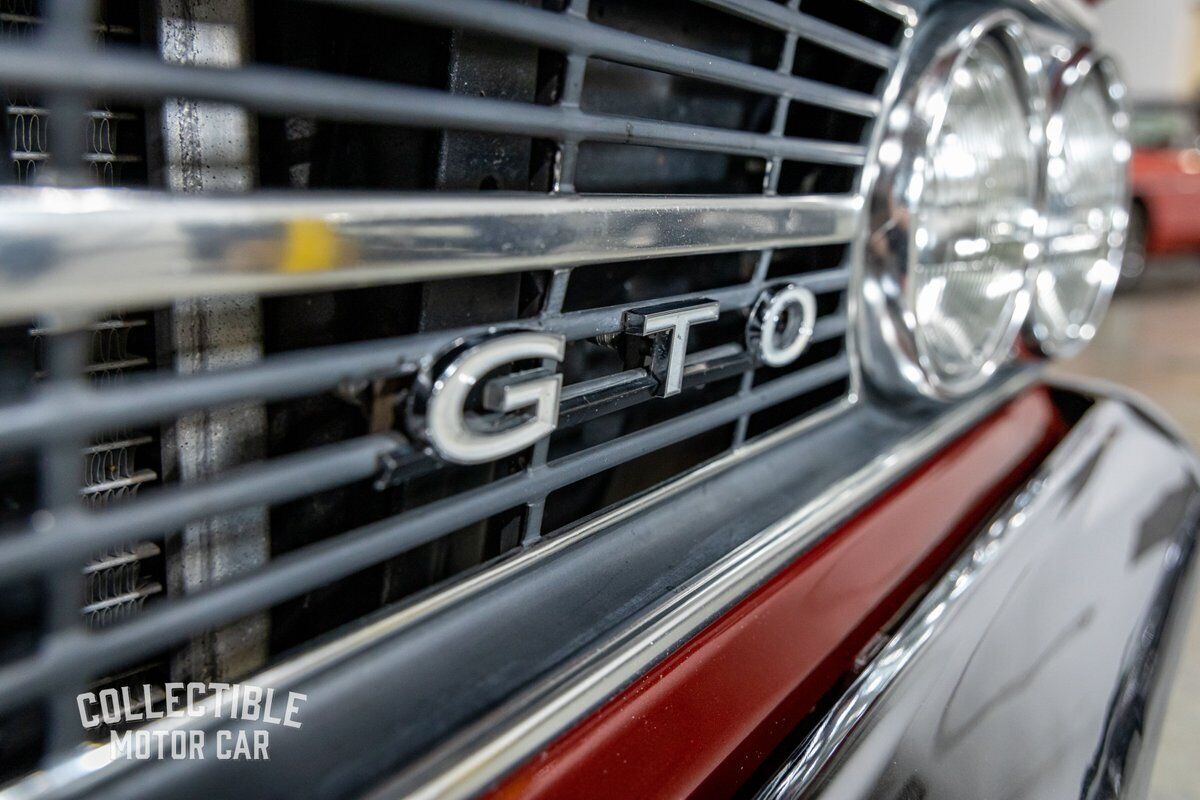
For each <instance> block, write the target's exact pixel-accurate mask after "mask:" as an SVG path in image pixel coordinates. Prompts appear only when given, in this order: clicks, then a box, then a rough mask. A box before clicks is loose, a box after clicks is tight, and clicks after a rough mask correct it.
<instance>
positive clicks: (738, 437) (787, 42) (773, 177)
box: [733, 0, 800, 450]
mask: <svg viewBox="0 0 1200 800" xmlns="http://www.w3.org/2000/svg"><path fill="white" fill-rule="evenodd" d="M799 7H800V0H788V2H787V9H788V10H789V11H795V10H796V9H797V8H799ZM799 38H800V37H799V35H798V34H797V33H796V31H794V30H789V31H787V32H786V33H785V34H784V40H783V52H782V53H781V54H780V56H779V72H781V73H787V74H790V73H791V71H792V62H793V60H795V58H796V42H797V41H798V40H799ZM790 102H791V101H790V100H789V99H788V98H787V97H786V96H781V97H780V98H779V99H778V100H777V101H776V103H775V116H774V117H773V118H772V120H771V135H772V136H783V130H784V127H785V126H786V125H787V116H788V105H789V104H790ZM781 169H783V159H782V158H779V157H778V156H776V157H775V158H772V159H771V160H770V162H769V163H768V166H767V174H766V177H765V178H764V182H763V183H764V185H763V194H768V195H773V194H775V193H776V191H777V189H778V188H779V171H780V170H781ZM774 255H775V251H774V250H773V249H766V250H763V251H762V253H761V254H760V255H759V258H758V263H757V264H756V265H755V267H754V278H753V279H752V281H751V284H752V285H753V286H754V287H755V288H756V289H758V290H759V291H761V290H762V288H763V286H764V285H765V284H766V282H767V270H768V268H770V266H771V258H772V256H774ZM753 388H754V370H747V372H746V374H745V375H743V376H742V385H741V387H740V388H739V389H738V394H739V395H740V396H742V397H745V396H746V395H748V394H750V390H751V389H753ZM749 427H750V415H749V414H745V415H743V416H742V417H739V418H738V421H737V425H736V427H735V428H734V431H733V449H735V450H736V449H737V448H739V447H741V446H742V443H743V442H745V441H746V430H747V429H748V428H749Z"/></svg>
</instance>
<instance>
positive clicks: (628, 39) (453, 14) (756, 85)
mask: <svg viewBox="0 0 1200 800" xmlns="http://www.w3.org/2000/svg"><path fill="white" fill-rule="evenodd" d="M326 1H327V2H328V1H329V0H326ZM335 1H336V2H339V3H340V4H342V5H354V6H359V7H361V8H370V9H373V10H378V11H387V12H401V11H403V12H404V13H405V14H406V15H407V16H411V17H415V18H418V19H422V20H425V21H427V22H433V23H442V24H446V25H453V26H459V27H465V28H471V29H474V30H477V31H481V32H484V33H490V34H494V35H497V36H504V37H506V38H511V39H516V40H518V41H524V42H528V43H530V44H535V45H538V46H540V47H546V48H550V49H552V50H561V51H563V52H570V53H575V54H578V55H589V56H598V57H600V58H604V59H608V60H610V61H619V62H621V63H623V64H632V65H634V66H639V67H648V68H650V69H655V70H660V71H663V72H673V73H675V74H677V75H686V76H688V77H691V78H703V79H705V80H709V81H712V82H714V83H720V84H724V85H726V86H733V87H736V88H739V89H747V90H749V91H754V92H762V93H764V94H771V95H777V96H780V97H787V98H790V99H793V100H802V101H804V102H806V103H812V104H813V105H819V106H824V107H826V108H833V109H837V110H838V111H847V112H849V113H852V114H861V115H863V116H874V115H875V114H877V113H879V100H878V99H877V98H875V97H873V96H872V95H868V94H861V93H859V92H854V91H850V90H848V89H842V88H840V87H837V86H830V85H828V84H823V83H819V82H817V81H811V80H806V79H804V78H796V77H793V76H791V75H786V74H783V73H779V72H775V71H773V70H767V69H762V68H761V67H754V66H750V65H749V64H743V63H740V62H738V61H730V60H728V59H724V58H720V57H717V56H713V55H709V54H707V53H701V52H697V51H695V50H688V49H687V48H683V47H675V46H673V45H669V44H666V43H664V42H656V41H654V40H652V39H647V38H646V37H644V36H637V35H635V34H631V33H624V32H622V31H616V30H613V29H611V28H606V27H604V26H602V25H596V24H594V23H591V22H588V21H587V20H585V19H583V18H582V17H579V16H576V15H574V14H558V13H554V12H549V11H541V10H538V9H533V8H527V7H524V6H519V5H512V6H505V7H504V9H503V12H501V11H499V10H498V9H497V7H496V3H494V2H489V1H488V0H335ZM830 27H832V26H830Z"/></svg>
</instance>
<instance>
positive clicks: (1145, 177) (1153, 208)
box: [1133, 148, 1200, 255]
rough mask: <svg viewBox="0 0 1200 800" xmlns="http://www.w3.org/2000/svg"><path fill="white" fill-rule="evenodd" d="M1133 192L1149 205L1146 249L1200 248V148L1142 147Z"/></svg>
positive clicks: (1135, 162)
mask: <svg viewBox="0 0 1200 800" xmlns="http://www.w3.org/2000/svg"><path fill="white" fill-rule="evenodd" d="M1133 196H1134V197H1135V198H1136V199H1137V200H1139V201H1140V202H1141V203H1142V204H1143V205H1144V206H1145V207H1146V212H1147V213H1146V217H1147V219H1146V222H1147V231H1146V233H1147V237H1146V252H1147V253H1150V254H1154V255H1158V254H1168V253H1177V252H1185V251H1194V250H1200V150H1194V149H1179V148H1162V149H1145V148H1143V149H1138V150H1136V151H1135V152H1134V154H1133Z"/></svg>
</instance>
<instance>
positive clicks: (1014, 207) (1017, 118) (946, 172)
mask: <svg viewBox="0 0 1200 800" xmlns="http://www.w3.org/2000/svg"><path fill="white" fill-rule="evenodd" d="M951 30H953V31H956V32H955V33H953V34H952V35H949V36H945V35H943V36H942V37H940V39H939V38H938V37H936V36H933V37H930V38H931V39H933V40H934V41H937V42H938V44H937V45H927V46H926V47H927V48H928V49H927V52H925V53H921V52H920V49H921V46H920V45H919V44H918V45H917V46H916V48H915V49H916V50H917V52H916V53H914V57H913V58H912V59H911V63H913V64H915V65H924V69H923V70H919V71H918V72H916V73H913V74H908V75H904V76H901V77H900V79H899V80H898V82H897V85H896V86H895V87H894V89H893V91H894V92H895V96H894V97H893V98H891V100H892V102H891V103H890V105H889V110H888V112H887V115H886V116H885V117H884V119H883V120H882V124H881V131H880V132H879V134H878V138H877V142H876V148H877V149H876V152H877V159H876V162H875V163H874V164H873V165H872V167H871V168H870V169H871V170H873V171H874V174H869V175H868V176H867V182H868V185H869V186H871V187H873V188H872V190H871V193H870V195H869V197H868V209H867V210H868V215H869V225H868V229H869V232H870V233H869V236H868V237H867V239H866V242H865V252H864V253H863V262H864V265H865V269H864V270H863V273H862V285H861V286H860V287H859V291H858V292H856V293H855V295H856V297H857V300H858V302H860V303H861V304H862V305H861V308H860V309H859V314H858V315H857V316H858V319H859V321H860V325H859V328H858V336H859V340H860V346H859V352H860V354H861V357H862V359H863V362H864V363H863V368H864V370H865V371H866V372H867V373H868V374H869V375H870V376H871V377H872V379H873V381H874V383H875V384H876V385H877V386H881V388H883V389H884V390H887V391H897V392H904V391H907V392H912V391H914V390H915V391H916V392H917V393H919V394H921V395H925V396H929V397H936V398H941V399H948V398H953V397H958V396H961V395H963V394H966V393H968V392H971V391H974V390H976V389H978V388H979V387H980V386H982V385H983V384H984V383H985V382H987V380H988V379H989V378H990V377H991V376H992V375H993V374H994V373H995V372H996V370H997V369H999V368H1000V367H1001V366H1003V365H1004V364H1005V363H1006V362H1007V361H1009V360H1010V359H1013V358H1015V357H1017V354H1018V352H1019V350H1021V349H1022V348H1020V347H1018V345H1017V341H1018V338H1021V339H1023V344H1024V348H1023V349H1024V350H1025V351H1026V352H1027V353H1029V354H1030V355H1032V356H1033V357H1049V356H1064V355H1070V354H1072V353H1075V352H1077V351H1078V350H1079V349H1080V348H1082V347H1083V346H1084V345H1085V344H1086V343H1087V342H1088V341H1089V340H1090V339H1091V338H1092V336H1093V335H1094V334H1095V332H1096V328H1097V325H1098V323H1099V320H1100V318H1101V317H1102V316H1103V314H1104V311H1105V308H1106V307H1107V304H1108V300H1109V298H1110V296H1111V294H1112V291H1113V289H1114V288H1115V286H1116V282H1117V277H1118V275H1119V274H1120V259H1121V256H1122V253H1123V249H1124V239H1125V228H1126V225H1127V223H1128V212H1127V207H1128V191H1129V189H1128V162H1129V156H1130V148H1129V144H1128V141H1127V139H1126V130H1127V127H1128V123H1127V117H1126V115H1125V113H1124V111H1123V110H1122V108H1123V98H1124V89H1123V87H1122V85H1121V84H1120V82H1119V81H1118V80H1117V78H1116V75H1115V73H1114V71H1113V69H1112V67H1111V65H1110V64H1109V62H1107V61H1105V60H1101V59H1097V58H1095V57H1094V56H1093V55H1091V54H1089V53H1087V52H1073V51H1072V50H1070V49H1068V48H1067V47H1064V46H1063V45H1062V44H1060V43H1055V42H1053V41H1052V40H1051V41H1048V42H1047V43H1045V44H1036V43H1035V41H1034V40H1033V39H1032V38H1031V36H1030V34H1029V31H1028V27H1027V24H1026V23H1025V22H1024V21H1023V20H1021V19H1020V18H1018V17H1017V16H1016V15H1013V14H1008V13H999V14H995V15H993V16H991V17H988V18H985V19H983V20H978V21H976V22H975V23H973V24H971V25H968V26H966V27H965V28H964V27H955V28H952V29H951Z"/></svg>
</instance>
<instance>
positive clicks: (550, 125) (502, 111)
mask: <svg viewBox="0 0 1200 800" xmlns="http://www.w3.org/2000/svg"><path fill="white" fill-rule="evenodd" d="M638 41H645V40H641V39H639V40H638ZM708 58H710V59H711V58H712V57H708ZM64 62H65V63H64ZM766 74H768V75H775V73H772V72H767V73H766ZM0 75H3V76H4V78H5V80H6V81H8V82H10V83H12V84H17V85H20V86H22V87H25V88H28V89H36V90H41V91H54V92H82V93H86V94H88V95H90V96H98V97H106V98H119V99H122V100H134V99H148V98H167V97H175V96H179V95H184V96H187V97H190V98H193V99H196V100H212V101H217V102H225V103H236V104H239V105H243V106H246V107H248V108H253V109H257V110H259V111H265V112H273V113H277V114H295V113H299V112H309V113H312V114H314V115H316V116H320V117H323V118H328V119H334V120H344V121H355V122H370V123H375V124H388V123H391V124H396V125H406V126H411V127H418V128H450V129H453V130H464V131H481V132H492V133H511V134H518V135H523V136H532V137H535V138H542V139H555V140H575V141H578V140H587V141H599V142H619V143H623V144H641V145H653V146H661V147H678V148H684V149H689V150H706V151H714V152H722V153H736V154H739V155H747V156H758V157H761V158H789V159H798V160H802V161H817V162H821V163H829V164H846V165H850V166H857V165H859V164H862V162H863V160H864V156H865V151H864V149H863V148H862V147H861V146H859V145H845V144H837V143H833V142H825V141H813V140H807V139H794V138H785V137H779V136H771V135H768V134H756V133H744V132H741V131H733V130H725V129H721V128H707V127H700V126H696V125H684V124H678V123H669V122H656V121H654V120H648V119H640V118H633V117H617V116H610V115H604V114H587V113H584V112H582V111H580V110H579V109H578V108H571V107H566V106H553V107H552V106H538V105H534V104H532V103H520V102H514V101H509V100H496V99H492V98H486V97H469V96H464V95H452V94H447V93H446V92H441V91H437V90H434V89H423V88H418V87H412V86H396V85H389V84H386V83H382V82H380V81H372V80H363V79H358V78H350V77H347V76H343V75H323V74H318V73H311V72H304V71H301V70H297V69H285V68H279V67H269V66H253V67H242V68H240V69H225V68H220V67H200V66H180V65H176V64H166V63H163V62H162V61H160V60H158V59H156V58H154V57H152V56H142V55H136V54H133V53H121V54H116V53H111V52H106V53H94V54H89V53H77V52H71V53H65V54H62V55H61V56H60V57H59V58H57V59H47V58H46V53H45V51H44V50H43V49H41V48H37V47H31V46H28V45H23V44H21V45H17V44H14V45H11V46H6V47H4V48H3V49H2V50H0ZM863 97H866V98H867V100H869V101H870V104H871V106H872V108H873V109H874V108H875V107H876V106H875V104H876V103H877V102H878V101H877V100H875V99H874V98H872V97H870V96H869V95H863ZM871 113H874V112H873V111H872V112H871Z"/></svg>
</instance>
